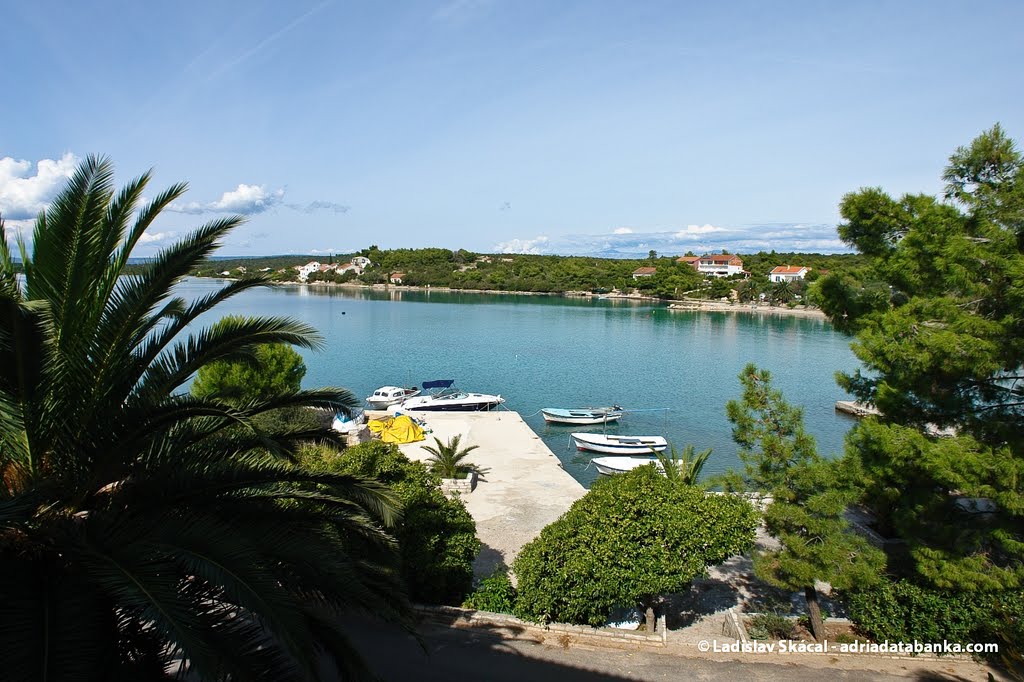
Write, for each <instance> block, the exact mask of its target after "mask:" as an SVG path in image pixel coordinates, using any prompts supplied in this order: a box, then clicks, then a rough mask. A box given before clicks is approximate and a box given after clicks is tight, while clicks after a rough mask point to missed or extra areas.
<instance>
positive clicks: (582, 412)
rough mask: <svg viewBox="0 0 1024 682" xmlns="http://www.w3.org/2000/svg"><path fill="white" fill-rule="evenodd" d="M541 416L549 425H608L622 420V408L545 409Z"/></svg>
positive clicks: (542, 410) (615, 406) (614, 406)
mask: <svg viewBox="0 0 1024 682" xmlns="http://www.w3.org/2000/svg"><path fill="white" fill-rule="evenodd" d="M541 414H543V415H544V421H546V422H548V423H549V424H609V423H611V422H615V421H618V420H620V419H622V408H621V407H619V406H618V405H613V406H612V407H576V408H569V409H562V408H559V407H545V408H543V409H541Z"/></svg>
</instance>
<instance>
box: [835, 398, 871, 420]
mask: <svg viewBox="0 0 1024 682" xmlns="http://www.w3.org/2000/svg"><path fill="white" fill-rule="evenodd" d="M836 411H838V412H845V413H846V414H852V415H853V416H855V417H878V416H880V415H881V414H882V413H881V412H879V411H878V409H877V408H876V407H875V406H874V405H866V404H864V403H858V402H855V401H853V400H837V401H836Z"/></svg>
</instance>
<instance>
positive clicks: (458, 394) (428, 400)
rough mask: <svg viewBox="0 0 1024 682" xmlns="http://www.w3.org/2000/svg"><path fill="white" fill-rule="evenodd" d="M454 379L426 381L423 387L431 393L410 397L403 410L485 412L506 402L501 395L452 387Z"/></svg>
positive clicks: (403, 405)
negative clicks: (470, 391)
mask: <svg viewBox="0 0 1024 682" xmlns="http://www.w3.org/2000/svg"><path fill="white" fill-rule="evenodd" d="M454 383H455V380H454V379H440V380H437V381H424V382H423V389H424V390H427V391H432V393H431V394H430V395H421V396H417V397H415V398H409V399H408V400H406V401H405V402H404V403H402V410H403V411H409V412H411V411H417V412H485V411H487V410H490V409H493V408H495V407H497V406H498V405H500V404H502V403H503V402H505V399H504V398H502V397H501V396H500V395H490V394H487V393H467V392H466V391H460V390H458V389H456V388H453V387H452V384H454Z"/></svg>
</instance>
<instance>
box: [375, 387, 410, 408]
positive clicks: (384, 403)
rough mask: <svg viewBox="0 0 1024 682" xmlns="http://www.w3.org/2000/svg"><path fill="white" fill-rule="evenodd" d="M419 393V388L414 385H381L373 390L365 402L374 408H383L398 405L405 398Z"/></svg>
mask: <svg viewBox="0 0 1024 682" xmlns="http://www.w3.org/2000/svg"><path fill="white" fill-rule="evenodd" d="M419 394H420V389H418V388H416V387H415V386H412V387H409V388H403V387H401V386H381V387H380V388H378V389H377V390H376V391H374V392H373V395H371V396H370V397H369V398H367V399H366V403H367V404H368V405H369V406H370V407H372V408H373V409H375V410H384V409H387V408H388V407H390V406H391V405H400V404H402V403H403V402H405V400H406V399H407V398H412V397H413V396H417V395H419Z"/></svg>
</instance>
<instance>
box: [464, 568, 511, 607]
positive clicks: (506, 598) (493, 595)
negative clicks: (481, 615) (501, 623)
mask: <svg viewBox="0 0 1024 682" xmlns="http://www.w3.org/2000/svg"><path fill="white" fill-rule="evenodd" d="M515 605H516V588H515V587H513V586H512V581H511V580H510V579H509V577H508V569H507V568H500V569H498V570H497V571H495V572H494V573H492V574H491V575H489V576H487V577H486V578H484V579H483V580H481V581H480V584H479V585H477V587H476V589H475V590H473V592H472V593H471V594H470V595H469V596H468V597H466V601H464V602H463V603H462V606H463V608H467V609H477V610H478V611H491V612H493V613H512V612H513V611H514V610H515Z"/></svg>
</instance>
